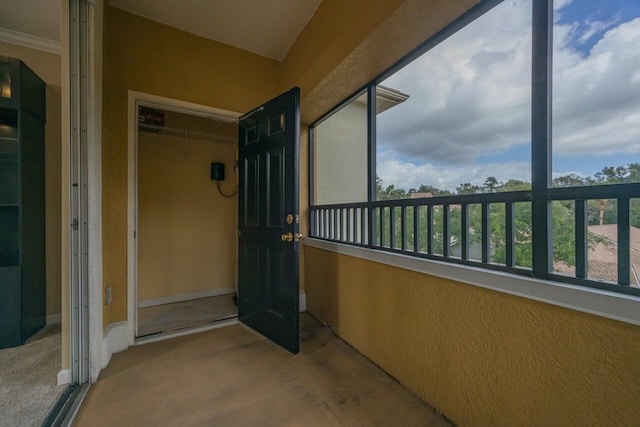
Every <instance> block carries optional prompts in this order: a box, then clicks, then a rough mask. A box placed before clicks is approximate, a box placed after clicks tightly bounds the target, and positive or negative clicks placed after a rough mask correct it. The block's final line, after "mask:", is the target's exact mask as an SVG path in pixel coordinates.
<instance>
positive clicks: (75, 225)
mask: <svg viewBox="0 0 640 427" xmlns="http://www.w3.org/2000/svg"><path fill="white" fill-rule="evenodd" d="M71 229H73V230H77V229H78V218H73V221H71Z"/></svg>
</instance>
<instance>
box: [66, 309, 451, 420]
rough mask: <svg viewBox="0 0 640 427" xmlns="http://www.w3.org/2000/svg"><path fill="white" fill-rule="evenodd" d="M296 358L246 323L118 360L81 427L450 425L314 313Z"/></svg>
mask: <svg viewBox="0 0 640 427" xmlns="http://www.w3.org/2000/svg"><path fill="white" fill-rule="evenodd" d="M300 322H301V325H300V332H301V337H300V338H301V350H300V354H298V355H296V356H293V355H291V354H289V353H287V352H286V351H285V350H282V349H281V348H280V347H278V346H276V345H275V344H273V343H271V342H270V341H268V340H266V339H264V338H263V337H262V336H260V335H258V334H256V333H254V332H253V331H251V330H250V329H248V328H246V327H244V326H243V325H234V326H228V327H225V328H221V329H215V330H212V331H208V332H203V333H199V334H194V335H189V336H183V337H179V338H175V339H170V340H165V341H160V342H156V343H152V344H146V345H142V346H137V347H133V348H131V349H129V350H127V351H124V352H122V353H119V354H117V355H114V357H113V359H112V360H111V364H110V365H109V366H108V367H107V368H106V369H105V370H104V371H103V372H102V374H101V376H100V378H99V380H98V382H97V383H96V384H94V385H93V386H92V387H91V390H90V391H89V394H88V396H87V398H86V400H85V401H84V403H83V405H82V408H81V409H80V412H79V413H78V416H77V417H76V422H75V424H74V425H76V426H128V425H138V426H139V425H153V426H164V425H170V426H181V427H185V426H192V425H206V426H262V425H268V426H374V425H377V426H434V427H435V426H438V427H439V426H443V427H444V426H450V424H449V423H448V422H447V421H446V420H445V419H444V418H443V417H441V416H439V415H437V414H436V413H435V411H434V410H433V408H431V407H430V406H428V405H426V404H425V403H424V402H422V401H421V400H420V399H418V398H417V397H416V396H415V395H413V394H412V393H411V392H409V391H408V390H406V389H404V388H403V387H402V386H401V385H400V384H398V383H397V382H396V381H395V380H394V379H393V378H391V377H390V376H389V375H387V374H386V373H385V372H384V371H382V370H381V369H380V368H378V367H377V366H376V365H374V364H373V363H371V362H370V361H369V360H367V359H366V358H365V357H363V356H362V355H361V354H359V353H358V352H356V351H355V350H354V349H353V348H351V347H350V346H349V345H348V344H346V343H345V342H343V341H342V340H340V339H339V338H338V337H336V336H335V335H333V334H332V333H331V332H330V331H329V330H328V329H327V328H324V327H323V326H322V325H320V324H319V323H317V322H316V321H315V320H314V319H313V318H312V317H311V316H309V315H308V314H302V315H301V319H300Z"/></svg>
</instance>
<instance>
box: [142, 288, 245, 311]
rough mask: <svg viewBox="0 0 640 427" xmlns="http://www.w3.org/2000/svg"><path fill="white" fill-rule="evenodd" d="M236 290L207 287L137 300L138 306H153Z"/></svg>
mask: <svg viewBox="0 0 640 427" xmlns="http://www.w3.org/2000/svg"><path fill="white" fill-rule="evenodd" d="M235 291H236V288H235V287H228V288H218V289H209V290H206V291H202V292H194V293H190V294H181V295H170V296H168V297H160V298H151V299H145V300H140V301H138V308H146V307H154V306H156V305H163V304H171V303H174V302H182V301H189V300H193V299H200V298H209V297H217V296H219V295H225V294H232V293H234V292H235Z"/></svg>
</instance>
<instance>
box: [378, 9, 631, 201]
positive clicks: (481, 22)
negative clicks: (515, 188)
mask: <svg viewBox="0 0 640 427" xmlns="http://www.w3.org/2000/svg"><path fill="white" fill-rule="evenodd" d="M570 2H571V1H570V0H563V1H558V0H556V2H555V9H556V11H557V13H558V14H559V13H562V10H561V9H562V8H563V7H565V6H566V5H567V4H569V3H570ZM530 14H531V5H530V1H528V0H527V1H521V0H507V1H505V2H504V3H502V4H501V5H499V6H497V7H496V8H494V9H493V10H492V11H490V12H489V13H488V14H487V15H485V16H483V17H481V18H479V19H478V20H476V21H475V22H474V23H472V24H471V25H470V26H468V27H467V28H465V29H464V30H462V31H460V32H459V33H457V34H456V35H454V36H453V37H451V38H450V39H448V40H446V41H445V42H443V43H442V44H440V45H439V46H437V47H436V48H434V49H432V50H431V51H430V52H429V53H427V54H426V55H424V56H423V57H422V58H419V59H418V60H416V61H414V63H412V64H411V65H409V66H408V67H406V68H405V69H403V70H401V71H400V72H398V73H396V74H395V75H394V76H392V77H390V78H389V79H388V80H387V81H385V82H384V83H383V84H384V85H386V86H390V87H393V88H395V89H398V90H400V91H402V92H405V93H407V94H409V95H410V98H409V99H408V100H407V101H405V103H403V104H400V105H398V106H396V107H394V108H392V109H390V110H388V111H387V112H385V113H383V114H381V115H379V116H378V122H379V125H378V144H379V146H380V147H382V148H383V149H385V150H390V151H392V152H395V153H396V154H395V155H394V156H395V157H394V158H393V159H391V160H389V161H388V163H382V162H381V161H379V162H378V168H379V173H378V175H379V176H381V177H383V178H385V180H386V181H387V183H395V184H396V185H400V181H403V182H406V183H409V182H413V183H416V182H418V185H419V184H422V183H424V184H432V185H436V182H451V181H450V180H449V178H447V177H443V175H446V174H449V173H450V174H452V176H458V177H459V176H464V174H461V173H462V172H460V171H467V172H465V173H466V174H467V175H469V176H475V174H476V173H484V172H478V171H484V170H489V171H490V170H491V169H492V168H498V167H500V168H504V170H505V171H509V170H511V169H510V166H508V165H515V164H517V163H516V162H510V163H505V164H500V165H498V164H494V165H493V166H491V167H490V166H488V165H477V164H475V163H476V162H477V159H478V158H479V157H486V156H488V155H492V154H498V153H504V152H507V151H508V150H510V149H511V148H513V147H514V146H515V145H517V144H527V145H528V144H529V141H530V120H531V117H530V102H531V99H530V92H531V84H530V75H531V59H530V57H531V30H530V29H531V16H530ZM616 19H617V18H616ZM600 36H602V37H601V39H600V40H599V41H598V42H597V43H596V44H595V45H594V46H593V48H592V49H591V50H590V51H589V52H584V51H580V50H578V48H577V47H576V46H583V45H579V43H578V41H579V40H583V41H587V40H589V39H592V38H594V37H600ZM554 44H555V46H554V89H553V91H554V105H553V114H554V123H553V129H554V154H555V155H562V156H585V155H590V156H606V155H609V154H614V153H639V152H640V95H639V94H640V78H639V77H638V75H639V74H638V73H639V72H638V69H640V49H638V46H640V18H637V19H634V20H632V21H629V22H626V23H622V24H619V25H617V26H614V25H613V24H612V22H609V21H607V22H604V21H585V22H582V23H571V24H565V25H559V24H558V20H556V25H555V28H554ZM400 159H410V162H409V163H406V162H402V161H401V160H400ZM434 164H438V165H441V164H446V165H449V166H448V167H446V168H445V169H442V168H441V167H437V168H436V167H435V166H433V165H434ZM521 166H522V165H521ZM403 168H404V172H403ZM430 168H435V169H437V170H435V171H434V172H431V169H430ZM523 170H526V173H527V174H528V173H529V170H530V166H528V165H527V166H526V168H523ZM445 171H446V173H445ZM513 173H514V175H513V176H511V177H512V178H519V177H521V176H522V170H513ZM385 174H387V176H386V177H385ZM488 175H494V176H495V175H497V172H495V171H494V173H489V174H488ZM488 175H484V176H482V177H481V178H479V179H481V180H482V181H484V178H486V176H488ZM416 176H424V177H425V178H426V177H427V176H430V177H436V176H437V177H438V178H437V179H439V180H440V181H422V182H420V181H419V180H418V181H416V179H417V178H416ZM496 177H497V176H496ZM525 177H527V176H525ZM421 179H422V178H421ZM434 179H435V178H434ZM507 179H508V177H507ZM527 179H528V177H527ZM457 180H458V178H455V179H453V181H457ZM464 181H471V179H465V180H464ZM459 182H461V181H457V182H455V184H454V187H455V185H457V184H459ZM448 185H449V184H448ZM403 186H404V185H403ZM410 186H415V184H412V185H410ZM407 188H408V187H407ZM449 188H450V186H449Z"/></svg>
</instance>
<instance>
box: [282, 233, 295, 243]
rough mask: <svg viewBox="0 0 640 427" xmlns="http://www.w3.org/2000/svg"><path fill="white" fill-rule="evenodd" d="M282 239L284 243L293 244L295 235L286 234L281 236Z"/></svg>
mask: <svg viewBox="0 0 640 427" xmlns="http://www.w3.org/2000/svg"><path fill="white" fill-rule="evenodd" d="M280 239H281V240H282V241H283V242H293V233H292V232H288V233H284V234H282V235H281V236H280Z"/></svg>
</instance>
